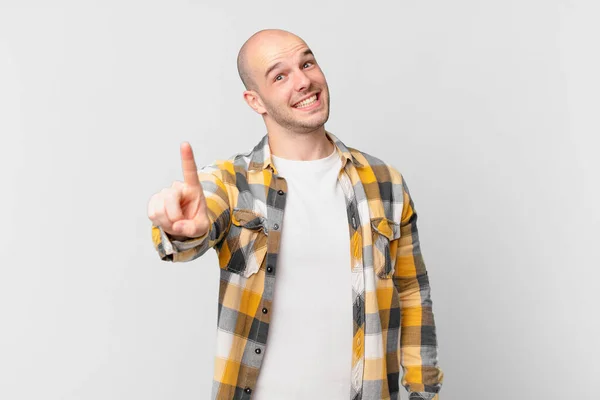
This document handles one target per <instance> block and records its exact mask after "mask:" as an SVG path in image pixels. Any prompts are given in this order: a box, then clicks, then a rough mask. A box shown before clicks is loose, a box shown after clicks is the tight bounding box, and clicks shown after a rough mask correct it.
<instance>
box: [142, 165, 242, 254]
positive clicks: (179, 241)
mask: <svg viewBox="0 0 600 400" xmlns="http://www.w3.org/2000/svg"><path fill="white" fill-rule="evenodd" d="M220 176H221V171H220V170H219V169H218V167H217V166H216V165H215V164H213V165H209V166H206V167H204V168H203V169H202V170H200V171H198V178H199V179H200V184H201V185H202V190H203V191H204V197H205V198H206V205H207V211H208V218H209V220H210V227H209V230H208V231H207V232H206V233H205V234H204V235H202V236H200V237H197V238H182V237H176V236H172V235H170V234H168V233H166V232H165V231H163V230H162V229H161V228H160V227H159V226H155V225H152V242H153V244H154V248H155V249H156V251H157V252H158V255H159V256H160V258H161V260H163V261H173V262H185V261H192V260H195V259H196V258H198V257H200V256H201V255H203V254H204V253H206V251H207V250H208V249H210V248H212V247H214V246H215V245H216V244H218V243H219V242H220V241H221V240H222V239H223V238H224V237H225V236H226V234H227V232H228V231H229V224H230V220H231V219H230V213H229V195H228V194H227V188H226V187H225V184H224V183H223V181H222V180H221V178H220Z"/></svg>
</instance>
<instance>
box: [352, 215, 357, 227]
mask: <svg viewBox="0 0 600 400" xmlns="http://www.w3.org/2000/svg"><path fill="white" fill-rule="evenodd" d="M352 227H353V228H354V229H356V218H354V215H353V216H352Z"/></svg>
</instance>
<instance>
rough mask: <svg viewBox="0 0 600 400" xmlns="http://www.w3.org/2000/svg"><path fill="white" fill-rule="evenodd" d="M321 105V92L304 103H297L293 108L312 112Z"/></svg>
mask: <svg viewBox="0 0 600 400" xmlns="http://www.w3.org/2000/svg"><path fill="white" fill-rule="evenodd" d="M320 104H321V92H319V93H315V94H313V95H312V96H310V97H307V98H305V99H304V100H302V101H299V102H297V103H296V104H294V105H293V106H292V107H293V108H296V109H299V110H312V109H313V108H316V107H318V106H319V105H320Z"/></svg>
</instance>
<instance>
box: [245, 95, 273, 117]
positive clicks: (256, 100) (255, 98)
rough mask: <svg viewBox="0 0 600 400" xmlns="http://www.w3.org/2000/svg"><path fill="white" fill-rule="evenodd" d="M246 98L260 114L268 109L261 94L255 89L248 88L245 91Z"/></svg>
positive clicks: (251, 106)
mask: <svg viewBox="0 0 600 400" xmlns="http://www.w3.org/2000/svg"><path fill="white" fill-rule="evenodd" d="M244 100H246V103H248V105H249V106H250V108H252V109H253V110H254V111H256V112H257V113H259V114H266V113H267V109H266V108H265V106H264V104H263V102H262V99H261V98H260V95H259V94H258V93H257V92H256V91H254V90H246V91H245V92H244Z"/></svg>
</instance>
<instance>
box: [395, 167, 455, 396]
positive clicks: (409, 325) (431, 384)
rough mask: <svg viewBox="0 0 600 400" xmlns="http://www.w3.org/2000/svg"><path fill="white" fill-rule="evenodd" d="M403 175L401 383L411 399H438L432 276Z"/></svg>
mask: <svg viewBox="0 0 600 400" xmlns="http://www.w3.org/2000/svg"><path fill="white" fill-rule="evenodd" d="M401 179H402V189H403V201H404V204H403V209H402V218H401V224H400V239H399V240H400V242H399V245H398V251H397V253H396V257H397V259H396V268H395V271H394V276H393V279H394V284H395V285H396V288H397V290H398V293H399V295H400V304H401V328H400V329H401V333H400V356H401V361H400V362H401V365H402V371H403V376H402V381H401V384H402V386H404V388H405V389H406V390H407V391H408V393H409V399H410V400H420V399H425V400H438V399H439V394H438V393H439V391H440V389H441V386H442V383H443V379H444V374H443V372H442V370H441V369H440V367H439V366H438V354H437V352H438V342H437V337H436V329H435V322H434V316H433V311H432V301H431V292H430V287H429V279H428V275H427V269H426V267H425V263H424V261H423V255H422V254H421V247H420V244H419V235H418V230H417V213H416V211H415V208H414V204H413V201H412V198H411V196H410V193H409V191H408V186H407V185H406V181H405V180H404V177H402V176H401Z"/></svg>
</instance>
